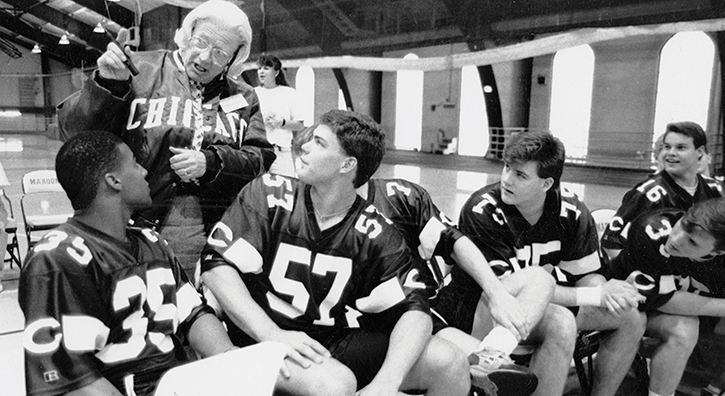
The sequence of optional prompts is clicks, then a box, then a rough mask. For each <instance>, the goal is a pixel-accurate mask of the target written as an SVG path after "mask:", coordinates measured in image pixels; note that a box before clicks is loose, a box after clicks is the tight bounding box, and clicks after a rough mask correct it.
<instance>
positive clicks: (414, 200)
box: [367, 179, 463, 285]
mask: <svg viewBox="0 0 725 396" xmlns="http://www.w3.org/2000/svg"><path fill="white" fill-rule="evenodd" d="M367 203H368V204H370V205H374V206H375V208H376V209H377V210H378V211H380V213H382V214H383V215H384V216H385V217H387V218H388V219H390V220H391V221H392V222H393V224H395V226H396V227H397V228H398V230H400V232H401V233H402V234H403V236H404V237H405V239H406V240H407V241H408V246H409V247H410V249H411V250H413V251H414V252H417V253H418V254H419V256H420V257H421V259H423V260H426V261H428V260H431V263H430V268H431V271H432V272H433V274H434V276H435V277H436V281H437V282H438V284H439V285H442V282H443V276H444V274H446V273H447V272H449V271H448V270H447V269H446V268H445V267H444V266H445V265H446V264H445V263H446V262H448V263H452V261H451V259H450V253H451V252H452V251H453V245H454V243H455V241H456V240H458V238H460V237H461V236H463V234H462V233H461V232H460V231H459V230H458V229H457V228H456V226H455V223H454V222H453V221H452V220H451V219H449V218H448V216H446V215H445V214H443V213H442V212H441V211H440V210H439V209H438V207H436V205H435V204H434V203H433V200H432V199H431V197H430V195H429V194H428V192H427V191H426V190H425V189H424V188H423V187H421V186H419V185H418V184H415V183H412V182H409V181H407V180H403V179H370V180H369V181H368V196H367ZM441 242H443V243H441ZM434 256H435V257H434Z"/></svg>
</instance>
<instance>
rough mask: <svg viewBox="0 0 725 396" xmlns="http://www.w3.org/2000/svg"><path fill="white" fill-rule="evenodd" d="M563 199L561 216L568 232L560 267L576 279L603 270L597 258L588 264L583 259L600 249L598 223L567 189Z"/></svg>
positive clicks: (563, 242) (562, 191) (564, 240)
mask: <svg viewBox="0 0 725 396" xmlns="http://www.w3.org/2000/svg"><path fill="white" fill-rule="evenodd" d="M561 194H562V197H563V198H562V201H561V211H560V217H561V219H562V221H563V222H564V223H565V224H566V228H567V229H568V234H569V235H566V236H564V238H563V241H562V249H561V260H562V261H564V262H569V263H567V264H564V263H561V264H559V267H561V269H562V270H564V271H566V272H568V273H569V274H571V275H572V276H573V278H574V279H579V278H581V277H583V276H585V275H588V274H591V273H594V272H598V271H601V269H602V268H601V262H600V261H599V260H596V261H595V262H591V263H588V264H591V265H589V266H586V265H585V264H584V263H583V262H582V261H581V259H583V258H585V257H587V256H590V255H592V254H593V253H597V252H598V251H599V240H598V239H599V238H598V234H597V225H596V223H595V222H594V218H592V215H591V213H590V212H589V209H588V208H587V207H586V205H584V203H583V202H582V201H580V200H579V198H578V197H577V196H576V195H575V194H573V193H571V192H569V191H568V190H566V189H565V188H562V189H561Z"/></svg>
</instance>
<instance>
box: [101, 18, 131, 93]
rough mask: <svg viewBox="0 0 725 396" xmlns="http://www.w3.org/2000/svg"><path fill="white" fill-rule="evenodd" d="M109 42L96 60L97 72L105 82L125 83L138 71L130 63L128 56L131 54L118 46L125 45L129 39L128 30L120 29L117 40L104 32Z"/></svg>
mask: <svg viewBox="0 0 725 396" xmlns="http://www.w3.org/2000/svg"><path fill="white" fill-rule="evenodd" d="M106 35H107V36H109V38H110V39H111V42H110V43H108V45H107V46H106V52H104V53H103V55H101V56H100V57H99V58H98V61H97V64H98V72H99V74H100V75H101V77H103V78H105V79H107V80H118V81H126V80H128V78H129V77H130V76H131V75H136V74H138V70H137V69H136V67H135V66H134V64H133V62H132V61H131V58H130V55H131V54H133V52H132V51H131V50H130V49H129V48H124V47H125V46H122V45H121V44H119V42H121V43H125V42H126V41H127V39H128V37H129V31H128V29H121V30H120V31H119V32H118V40H115V39H113V36H112V35H111V34H110V33H108V31H106Z"/></svg>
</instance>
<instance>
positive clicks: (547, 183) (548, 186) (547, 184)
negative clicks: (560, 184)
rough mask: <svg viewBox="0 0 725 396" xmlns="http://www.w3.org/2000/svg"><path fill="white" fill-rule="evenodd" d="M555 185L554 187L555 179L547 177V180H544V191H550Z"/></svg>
mask: <svg viewBox="0 0 725 396" xmlns="http://www.w3.org/2000/svg"><path fill="white" fill-rule="evenodd" d="M553 185H554V178H553V177H547V178H546V179H544V191H549V190H550V189H551V187H552V186H553Z"/></svg>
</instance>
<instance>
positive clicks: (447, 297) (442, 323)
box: [430, 286, 481, 334]
mask: <svg viewBox="0 0 725 396" xmlns="http://www.w3.org/2000/svg"><path fill="white" fill-rule="evenodd" d="M480 298H481V292H480V291H473V290H465V289H461V288H452V287H450V286H445V287H444V288H443V289H441V291H440V292H439V293H438V296H436V298H434V299H432V300H430V308H431V309H430V310H431V317H432V318H433V334H435V333H437V332H439V331H441V330H443V329H445V328H446V327H455V328H457V329H459V330H462V331H464V332H465V333H467V334H471V331H472V330H473V319H474V317H475V316H476V307H477V306H478V300H480Z"/></svg>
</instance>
